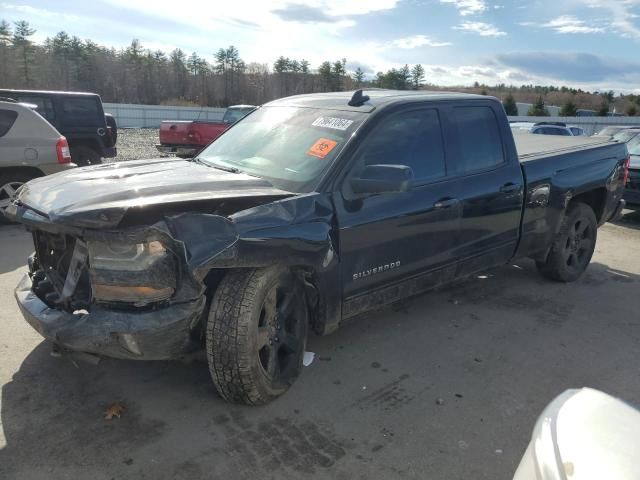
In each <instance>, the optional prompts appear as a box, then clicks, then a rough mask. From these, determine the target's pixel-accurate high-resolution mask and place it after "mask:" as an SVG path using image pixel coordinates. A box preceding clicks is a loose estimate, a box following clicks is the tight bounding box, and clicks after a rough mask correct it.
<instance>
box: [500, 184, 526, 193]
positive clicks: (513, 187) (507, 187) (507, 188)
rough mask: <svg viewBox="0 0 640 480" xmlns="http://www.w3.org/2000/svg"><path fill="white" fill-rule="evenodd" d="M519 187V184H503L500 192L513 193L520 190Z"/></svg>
mask: <svg viewBox="0 0 640 480" xmlns="http://www.w3.org/2000/svg"><path fill="white" fill-rule="evenodd" d="M520 187H521V185H520V184H519V183H512V182H509V183H505V184H504V185H502V186H501V187H500V192H502V193H513V192H517V191H519V190H520Z"/></svg>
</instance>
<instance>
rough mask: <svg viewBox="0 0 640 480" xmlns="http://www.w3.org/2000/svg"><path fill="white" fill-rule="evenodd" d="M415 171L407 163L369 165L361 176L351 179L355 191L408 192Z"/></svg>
mask: <svg viewBox="0 0 640 480" xmlns="http://www.w3.org/2000/svg"><path fill="white" fill-rule="evenodd" d="M411 180H413V171H412V170H411V167H407V166H406V165H367V166H366V167H365V169H364V171H363V172H362V175H361V176H360V177H359V178H352V179H351V182H350V184H351V190H353V192H354V193H359V194H362V193H392V192H406V191H407V190H409V183H410V182H411Z"/></svg>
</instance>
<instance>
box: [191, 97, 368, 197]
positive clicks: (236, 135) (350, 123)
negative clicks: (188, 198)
mask: <svg viewBox="0 0 640 480" xmlns="http://www.w3.org/2000/svg"><path fill="white" fill-rule="evenodd" d="M365 118H366V114H363V113H360V112H346V111H338V110H318V109H314V108H299V107H262V108H260V109H258V110H256V111H255V112H254V113H252V114H251V115H249V116H247V117H246V118H244V119H242V121H240V122H238V123H236V124H235V125H234V126H233V127H232V128H230V129H229V130H227V131H226V132H225V133H224V134H223V135H221V136H220V137H218V139H217V140H215V141H214V142H213V143H212V144H211V145H209V146H208V147H207V148H206V149H204V150H203V151H202V153H200V155H198V157H197V158H198V160H201V161H204V162H206V163H208V164H211V165H212V166H216V165H217V166H221V167H223V168H224V167H226V168H235V169H238V170H240V171H242V172H245V173H248V174H249V175H255V176H258V177H262V178H265V179H267V180H269V181H270V182H271V183H273V185H274V186H276V187H277V188H280V189H283V190H287V191H291V192H308V191H312V190H313V188H315V186H316V184H317V182H318V181H319V179H320V177H321V175H322V174H323V173H324V172H325V171H326V169H327V168H328V167H329V165H331V163H332V162H333V160H335V158H336V156H337V155H338V153H339V152H340V151H341V150H342V148H343V147H344V145H345V143H346V142H347V140H348V139H349V137H350V136H351V134H352V133H353V132H354V131H355V130H356V129H357V128H358V127H359V126H360V125H361V124H362V122H363V120H364V119H365Z"/></svg>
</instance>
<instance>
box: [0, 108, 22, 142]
mask: <svg viewBox="0 0 640 480" xmlns="http://www.w3.org/2000/svg"><path fill="white" fill-rule="evenodd" d="M16 118H18V112H15V111H13V110H5V109H0V138H2V137H4V136H5V135H6V134H7V133H9V130H11V127H13V124H14V123H15V122H16Z"/></svg>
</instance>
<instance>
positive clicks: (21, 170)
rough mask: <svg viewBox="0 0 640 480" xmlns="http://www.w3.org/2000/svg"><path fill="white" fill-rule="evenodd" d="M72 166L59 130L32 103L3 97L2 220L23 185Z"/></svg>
mask: <svg viewBox="0 0 640 480" xmlns="http://www.w3.org/2000/svg"><path fill="white" fill-rule="evenodd" d="M72 167H75V165H74V164H73V163H71V154H70V152H69V145H68V143H67V140H66V139H65V138H64V136H62V135H60V132H58V131H57V130H56V129H55V128H53V126H52V125H51V124H50V123H49V122H47V121H46V120H45V119H44V118H42V117H41V116H40V115H38V114H37V113H36V112H34V111H33V110H32V109H31V108H30V107H28V106H26V105H22V104H20V103H16V102H7V101H0V221H3V220H4V214H3V212H4V210H5V209H6V208H7V207H8V206H9V202H10V200H11V197H13V195H14V194H15V192H16V191H17V190H18V189H19V188H20V187H21V186H22V185H24V184H25V183H27V182H28V181H29V180H31V179H33V178H36V177H42V176H44V175H49V174H52V173H56V172H60V171H62V170H67V169H69V168H72Z"/></svg>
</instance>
